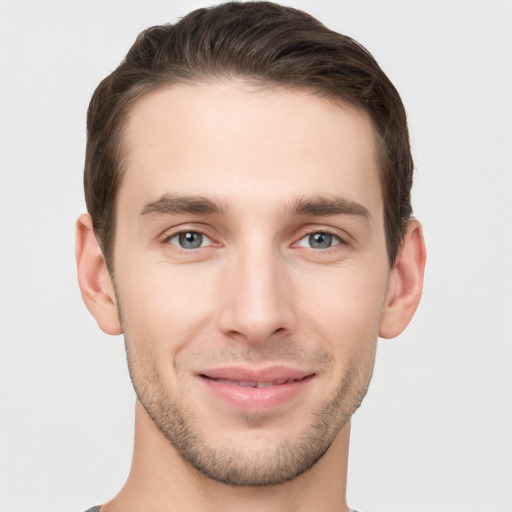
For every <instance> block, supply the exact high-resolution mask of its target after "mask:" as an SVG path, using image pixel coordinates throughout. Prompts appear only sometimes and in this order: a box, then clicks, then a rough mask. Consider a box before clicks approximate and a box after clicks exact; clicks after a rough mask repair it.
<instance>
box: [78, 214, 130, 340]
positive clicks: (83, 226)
mask: <svg viewBox="0 0 512 512" xmlns="http://www.w3.org/2000/svg"><path fill="white" fill-rule="evenodd" d="M75 255H76V265H77V270H78V284H79V286H80V291H81V293H82V298H83V300H84V302H85V305H86V306H87V309H88V310H89V311H90V312H91V314H92V315H93V316H94V318H95V319H96V322H98V325H99V326H100V328H101V329H102V330H103V331H104V332H106V333H107V334H121V333H122V332H123V329H122V327H121V322H120V321H119V316H118V312H117V305H116V298H115V293H114V286H113V283H112V279H111V278H110V275H109V272H108V269H107V264H106V262H105V258H104V257H103V253H102V252H101V249H100V247H99V245H98V242H97V241H96V237H95V235H94V229H93V227H92V220H91V217H90V215H88V214H83V215H81V216H80V217H79V218H78V220H77V223H76V245H75Z"/></svg>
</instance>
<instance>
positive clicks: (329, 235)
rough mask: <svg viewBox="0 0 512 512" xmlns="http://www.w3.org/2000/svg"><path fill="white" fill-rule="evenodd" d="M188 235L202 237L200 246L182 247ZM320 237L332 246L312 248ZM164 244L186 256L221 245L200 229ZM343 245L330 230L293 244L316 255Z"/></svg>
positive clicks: (313, 232) (309, 233) (180, 233)
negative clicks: (315, 238) (313, 243)
mask: <svg viewBox="0 0 512 512" xmlns="http://www.w3.org/2000/svg"><path fill="white" fill-rule="evenodd" d="M186 235H199V236H200V237H201V241H200V245H198V246H197V247H188V248H187V247H183V246H181V245H180V243H183V240H180V237H184V236H186ZM318 235H321V236H322V237H327V243H330V244H331V245H329V246H328V247H311V243H312V241H313V240H312V237H314V236H318ZM173 239H177V240H176V243H174V242H173ZM205 239H206V245H204V242H205ZM304 240H308V242H309V245H303V244H302V243H301V242H303V241H304ZM308 242H306V243H308ZM163 243H165V244H170V245H172V246H174V247H175V248H176V249H177V250H178V251H180V252H182V253H185V254H191V253H193V252H195V251H197V250H198V249H202V248H206V247H211V246H220V245H221V244H219V243H216V242H215V241H214V240H213V239H212V237H210V236H208V235H207V234H205V233H204V232H203V231H201V230H198V229H183V230H181V231H177V232H174V233H172V234H170V235H168V236H166V237H165V238H164V239H163ZM191 243H193V242H191ZM319 243H322V241H321V240H320V241H319ZM343 245H347V242H346V241H345V240H344V239H343V238H342V237H340V236H339V235H337V234H334V233H332V232H331V231H329V230H325V229H324V230H322V229H318V230H311V231H307V232H305V233H304V234H303V235H302V236H301V237H300V238H299V239H298V241H297V242H295V243H294V244H292V247H302V248H304V249H306V250H310V251H314V252H315V253H327V254H328V253H330V252H333V251H336V250H338V249H339V248H340V247H339V246H343Z"/></svg>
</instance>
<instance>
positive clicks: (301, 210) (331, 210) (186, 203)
mask: <svg viewBox="0 0 512 512" xmlns="http://www.w3.org/2000/svg"><path fill="white" fill-rule="evenodd" d="M227 211H228V208H227V205H226V203H225V202H224V201H218V200H212V199H209V198H207V197H204V196H195V195H193V196H180V195H172V194H165V195H163V196H162V197H160V198H159V199H156V200H155V201H151V202H149V203H146V204H145V205H144V207H143V208H142V210H141V212H140V216H141V217H142V218H144V217H147V216H150V215H154V214H156V215H169V214H203V215H226V213H227ZM283 213H284V215H285V216H290V217H294V216H301V215H302V216H306V215H311V216H315V217H324V216H330V215H350V216H359V217H363V218H366V219H371V215H370V212H369V211H368V210H367V209H366V208H365V207H364V206H363V205H361V204H359V203H357V202H355V201H352V200H350V199H347V198H344V197H338V196H335V197H330V196H303V197H300V198H297V199H295V200H293V201H291V202H288V203H285V204H284V210H283Z"/></svg>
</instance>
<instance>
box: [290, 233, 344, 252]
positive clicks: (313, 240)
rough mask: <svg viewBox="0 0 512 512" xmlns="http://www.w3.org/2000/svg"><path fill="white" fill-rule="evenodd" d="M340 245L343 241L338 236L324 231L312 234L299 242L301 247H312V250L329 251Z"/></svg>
mask: <svg viewBox="0 0 512 512" xmlns="http://www.w3.org/2000/svg"><path fill="white" fill-rule="evenodd" d="M340 243H341V240H340V238H338V237H337V236H336V235H333V234H331V233H324V232H322V231H318V232H316V233H310V234H309V235H306V236H305V237H303V238H301V239H300V240H299V246H300V247H310V248H311V249H329V248H330V247H333V246H335V245H339V244H340Z"/></svg>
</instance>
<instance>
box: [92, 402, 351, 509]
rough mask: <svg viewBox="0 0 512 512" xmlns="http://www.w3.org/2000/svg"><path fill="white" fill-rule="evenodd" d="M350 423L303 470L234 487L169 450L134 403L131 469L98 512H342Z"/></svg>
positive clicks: (164, 440) (344, 502) (167, 444)
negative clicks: (277, 480) (271, 481)
mask: <svg viewBox="0 0 512 512" xmlns="http://www.w3.org/2000/svg"><path fill="white" fill-rule="evenodd" d="M349 434H350V424H347V425H346V426H345V427H344V428H343V429H342V430H341V431H340V433H339V434H338V436H337V437H336V439H335V441H334V442H333V444H332V445H331V447H330V448H329V449H328V450H327V452H326V453H325V455H324V456H323V457H322V458H321V459H320V460H319V461H318V462H317V463H316V464H315V465H314V466H313V467H312V468H311V469H309V470H308V471H306V472H305V473H303V474H302V475H299V476H298V477H296V478H295V479H293V480H291V481H289V482H286V483H284V484H279V485H272V486H262V487H234V486H229V485H225V484H222V483H219V482H216V481H214V480H211V479H210V478H208V477H206V476H204V475H203V474H202V473H200V472H199V471H198V470H196V469H195V468H194V467H192V466H191V465H190V464H189V463H188V462H186V461H184V460H183V459H182V457H181V456H180V455H179V454H178V453H177V452H176V451H175V449H174V447H172V446H171V445H170V443H169V442H168V441H167V439H165V438H164V436H163V435H162V434H161V432H160V431H159V430H158V429H157V428H156V427H155V425H154V423H153V421H152V420H151V418H149V416H148V415H147V413H146V411H145V410H144V408H143V407H142V405H141V404H140V403H139V402H137V406H136V415H135V445H134V453H133V461H132V467H131V470H130V474H129V476H128V479H127V481H126V483H125V485H124V486H123V488H122V489H121V491H120V492H119V494H118V495H117V496H116V497H115V498H114V499H113V500H112V501H110V502H109V503H107V504H105V505H103V506H102V507H101V512H120V511H124V512H126V511H127V510H129V511H130V512H139V511H140V512H142V511H146V510H151V511H153V512H171V511H174V510H179V511H180V512H188V511H194V512H213V511H217V510H229V511H230V512H255V511H258V512H264V511H272V512H292V511H293V512H312V511H317V510H318V511H320V510H321V511H322V512H346V511H347V510H348V508H347V505H346V498H345V493H346V477H347V461H348V446H349Z"/></svg>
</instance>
